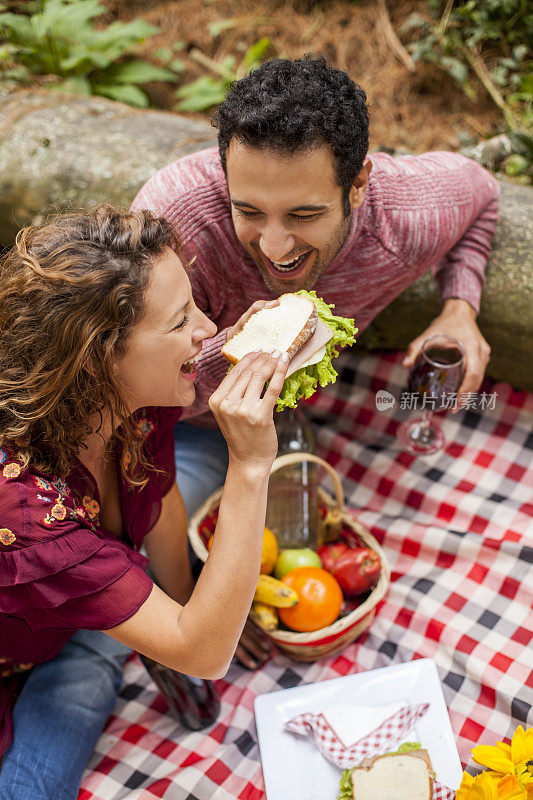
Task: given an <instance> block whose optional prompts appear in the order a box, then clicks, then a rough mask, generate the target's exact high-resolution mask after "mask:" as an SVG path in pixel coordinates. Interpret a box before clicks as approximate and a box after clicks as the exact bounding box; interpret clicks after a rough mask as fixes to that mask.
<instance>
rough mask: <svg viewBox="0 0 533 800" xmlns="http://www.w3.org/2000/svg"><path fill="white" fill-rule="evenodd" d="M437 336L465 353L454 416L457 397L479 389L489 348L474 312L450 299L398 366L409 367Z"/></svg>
mask: <svg viewBox="0 0 533 800" xmlns="http://www.w3.org/2000/svg"><path fill="white" fill-rule="evenodd" d="M437 334H445V335H446V336H452V337H453V338H454V339H458V340H459V341H460V342H461V344H462V345H463V349H464V352H465V371H464V376H463V382H462V384H461V386H460V387H459V391H458V393H457V407H456V409H455V411H454V412H453V413H456V412H457V410H458V409H459V407H460V402H461V397H462V395H464V394H465V393H466V392H477V391H478V389H479V387H480V386H481V382H482V380H483V376H484V374H485V369H486V367H487V364H488V361H489V358H490V347H489V345H488V344H487V342H486V341H485V339H484V338H483V335H482V333H481V331H480V330H479V328H478V326H477V325H476V312H475V311H474V309H473V308H472V306H471V305H470V304H469V303H467V302H466V300H459V299H456V298H450V299H449V300H446V302H445V303H444V305H443V307H442V311H441V313H440V314H439V316H438V317H436V318H435V319H434V320H433V322H432V323H431V325H430V326H429V327H428V328H426V330H425V331H423V333H421V334H420V336H417V338H416V339H413V341H412V342H411V343H410V345H409V346H408V348H407V355H406V356H405V358H404V360H403V361H402V364H403V366H404V367H411V366H412V365H413V364H414V363H415V361H416V358H417V356H418V354H419V353H420V351H421V349H422V345H423V344H424V342H425V340H426V339H429V337H430V336H436V335H437Z"/></svg>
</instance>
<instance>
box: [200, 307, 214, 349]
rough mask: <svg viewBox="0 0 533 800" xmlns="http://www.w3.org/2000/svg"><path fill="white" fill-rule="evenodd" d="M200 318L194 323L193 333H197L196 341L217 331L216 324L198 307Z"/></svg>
mask: <svg viewBox="0 0 533 800" xmlns="http://www.w3.org/2000/svg"><path fill="white" fill-rule="evenodd" d="M198 313H199V315H200V318H199V320H198V322H197V324H196V328H195V333H196V334H197V337H195V338H197V341H199V342H201V341H202V340H203V339H210V338H211V336H214V335H215V333H216V332H217V326H216V325H215V323H214V322H212V320H210V319H209V317H208V316H207V315H206V314H204V312H203V311H200V310H199V309H198Z"/></svg>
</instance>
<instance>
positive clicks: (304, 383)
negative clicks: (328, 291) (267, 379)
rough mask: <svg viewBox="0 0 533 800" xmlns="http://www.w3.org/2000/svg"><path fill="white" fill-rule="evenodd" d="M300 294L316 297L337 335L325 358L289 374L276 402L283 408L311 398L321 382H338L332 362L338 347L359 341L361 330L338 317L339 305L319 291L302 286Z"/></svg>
mask: <svg viewBox="0 0 533 800" xmlns="http://www.w3.org/2000/svg"><path fill="white" fill-rule="evenodd" d="M296 294H300V295H302V296H303V297H308V298H309V299H310V300H312V301H313V303H314V304H315V306H316V309H317V311H318V316H319V317H320V319H321V320H322V322H323V323H324V324H325V325H327V326H328V328H331V330H332V331H333V337H332V338H331V339H330V340H329V342H328V343H327V344H326V355H325V356H324V358H323V359H322V361H319V362H318V364H311V365H310V366H309V367H303V368H302V369H299V370H297V371H296V372H293V374H292V375H289V377H288V378H287V380H286V381H285V383H284V384H283V389H282V390H281V394H280V396H279V398H278V401H277V403H276V411H283V409H284V408H296V406H297V404H298V401H299V400H301V399H302V398H305V399H307V398H308V397H311V396H312V395H313V394H314V393H315V392H316V390H317V388H318V384H320V386H327V385H328V384H329V383H334V382H335V380H336V379H337V375H338V373H337V371H336V370H335V368H334V367H333V364H332V363H331V362H332V359H334V358H337V356H338V355H339V349H338V348H340V347H349V346H351V345H353V344H355V334H356V333H357V328H356V327H355V322H354V320H353V319H347V318H346V317H336V316H335V315H334V314H333V313H332V311H331V309H332V308H334V307H335V306H333V305H330V304H328V303H326V302H324V300H322V298H320V297H317V294H316V292H306V291H305V290H303V289H302V291H300V292H296Z"/></svg>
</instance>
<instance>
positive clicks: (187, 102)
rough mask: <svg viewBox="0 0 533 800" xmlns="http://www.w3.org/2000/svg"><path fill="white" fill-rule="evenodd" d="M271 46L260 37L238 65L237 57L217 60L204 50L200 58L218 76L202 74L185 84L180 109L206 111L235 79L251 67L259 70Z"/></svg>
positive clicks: (182, 88) (220, 97) (222, 95)
mask: <svg viewBox="0 0 533 800" xmlns="http://www.w3.org/2000/svg"><path fill="white" fill-rule="evenodd" d="M228 22H229V20H228ZM269 47H270V40H269V39H260V40H259V41H258V42H256V43H255V44H253V45H252V46H251V47H249V48H248V50H247V51H246V53H245V54H244V57H243V59H242V61H241V63H240V64H239V66H238V67H236V63H237V62H236V59H235V57H234V56H227V57H226V58H224V59H223V60H222V61H220V62H217V61H213V60H212V59H210V58H208V57H207V56H205V55H203V53H200V54H198V56H197V59H196V60H197V61H198V62H199V63H201V64H203V66H205V67H206V68H207V69H209V70H210V72H213V73H214V74H215V75H216V77H213V76H212V75H202V77H200V78H197V79H196V80H195V81H192V82H191V83H187V84H186V85H185V86H181V87H180V88H179V89H178V90H177V92H176V97H177V98H178V100H179V102H178V104H177V106H176V108H177V109H178V111H206V110H207V109H208V108H211V107H212V106H216V105H218V104H219V103H221V102H222V101H223V100H224V98H225V97H226V92H227V91H228V88H229V87H230V85H231V84H232V83H233V81H236V80H239V79H240V78H243V77H244V76H245V75H247V74H248V73H249V72H251V70H253V69H256V68H257V67H258V66H259V64H260V63H261V61H262V59H263V58H264V56H265V54H266V52H267V50H268V48H269Z"/></svg>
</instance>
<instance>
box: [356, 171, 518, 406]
mask: <svg viewBox="0 0 533 800" xmlns="http://www.w3.org/2000/svg"><path fill="white" fill-rule="evenodd" d="M501 189H502V194H501V203H500V219H499V221H498V224H497V227H496V233H495V235H494V239H493V248H492V254H491V257H490V260H489V263H488V266H487V272H486V283H485V286H484V289H483V294H482V297H481V310H480V314H479V317H478V325H479V327H480V329H481V331H482V333H483V335H484V336H485V338H486V340H487V341H488V343H489V345H490V346H491V349H492V354H491V359H490V363H489V366H488V369H487V374H488V375H489V376H490V377H492V378H495V379H496V380H503V381H506V382H507V383H510V384H511V386H514V387H515V388H517V389H526V390H527V391H530V392H533V368H532V365H533V345H532V342H533V215H532V213H531V210H532V208H533V187H531V186H519V185H515V184H512V183H504V182H502V183H501ZM439 309H440V299H439V292H438V288H437V284H436V283H435V281H434V279H433V277H432V275H431V274H430V273H426V274H425V275H423V276H422V277H421V278H419V279H418V280H417V281H416V282H415V283H414V284H413V285H412V286H410V287H409V288H408V289H406V291H405V292H403V294H401V295H400V296H399V297H398V298H396V300H394V302H393V303H391V304H390V306H388V307H387V308H386V309H385V310H384V311H382V312H381V314H378V316H377V317H376V318H375V320H374V321H373V322H372V324H371V325H369V327H368V328H367V329H366V330H365V331H364V333H363V334H362V335H361V336H360V337H359V338H358V342H357V343H358V345H359V346H361V347H363V348H365V349H374V348H377V347H381V348H385V349H397V348H402V349H403V348H405V347H407V345H408V344H409V342H410V341H412V340H413V339H414V338H415V337H416V336H418V335H419V334H420V333H421V332H422V331H423V330H424V328H425V327H427V325H429V323H430V322H431V320H432V319H433V318H434V317H435V316H436V315H437V314H438V312H439Z"/></svg>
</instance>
